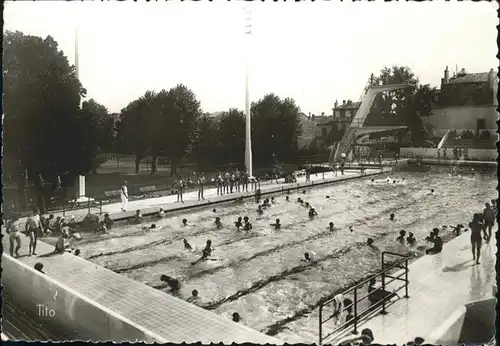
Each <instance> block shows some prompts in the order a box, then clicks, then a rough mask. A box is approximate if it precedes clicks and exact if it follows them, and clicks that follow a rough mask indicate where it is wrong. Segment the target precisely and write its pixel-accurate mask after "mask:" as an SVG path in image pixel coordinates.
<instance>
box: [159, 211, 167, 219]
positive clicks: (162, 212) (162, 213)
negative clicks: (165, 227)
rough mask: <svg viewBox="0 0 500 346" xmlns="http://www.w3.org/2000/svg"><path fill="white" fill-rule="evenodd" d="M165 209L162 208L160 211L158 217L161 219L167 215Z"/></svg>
mask: <svg viewBox="0 0 500 346" xmlns="http://www.w3.org/2000/svg"><path fill="white" fill-rule="evenodd" d="M165 215H166V214H165V211H164V210H163V208H160V211H159V212H158V217H159V218H160V219H163V218H164V217H165Z"/></svg>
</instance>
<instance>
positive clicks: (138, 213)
mask: <svg viewBox="0 0 500 346" xmlns="http://www.w3.org/2000/svg"><path fill="white" fill-rule="evenodd" d="M142 219H143V217H142V214H141V210H140V209H137V210H136V211H135V215H134V218H133V219H132V222H133V223H137V224H139V223H141V222H142Z"/></svg>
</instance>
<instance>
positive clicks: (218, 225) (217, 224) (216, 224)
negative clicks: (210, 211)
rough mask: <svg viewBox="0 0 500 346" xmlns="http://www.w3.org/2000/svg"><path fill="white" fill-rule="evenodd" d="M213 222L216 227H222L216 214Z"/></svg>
mask: <svg viewBox="0 0 500 346" xmlns="http://www.w3.org/2000/svg"><path fill="white" fill-rule="evenodd" d="M214 224H215V227H217V228H218V229H221V228H222V222H221V221H220V217H218V216H217V217H216V218H215V222H214Z"/></svg>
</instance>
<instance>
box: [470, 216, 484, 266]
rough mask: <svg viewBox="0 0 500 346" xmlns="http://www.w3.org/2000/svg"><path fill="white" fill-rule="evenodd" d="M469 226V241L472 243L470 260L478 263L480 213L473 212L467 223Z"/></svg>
mask: <svg viewBox="0 0 500 346" xmlns="http://www.w3.org/2000/svg"><path fill="white" fill-rule="evenodd" d="M469 228H470V231H471V233H470V243H471V245H472V260H473V261H474V260H475V261H476V264H479V257H480V256H481V245H482V242H483V241H482V239H481V231H482V230H483V223H482V222H480V215H479V214H474V217H473V218H472V222H471V223H469Z"/></svg>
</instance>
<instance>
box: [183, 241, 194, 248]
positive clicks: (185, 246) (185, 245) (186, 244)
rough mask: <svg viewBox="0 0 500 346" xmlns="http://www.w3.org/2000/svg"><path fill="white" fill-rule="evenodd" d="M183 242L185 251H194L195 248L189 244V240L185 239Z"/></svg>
mask: <svg viewBox="0 0 500 346" xmlns="http://www.w3.org/2000/svg"><path fill="white" fill-rule="evenodd" d="M183 242H184V249H185V250H193V247H192V246H191V244H189V243H188V241H187V239H184V240H183Z"/></svg>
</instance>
